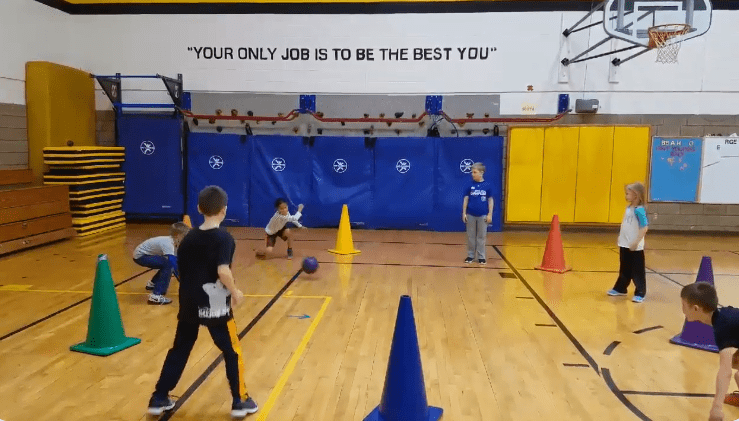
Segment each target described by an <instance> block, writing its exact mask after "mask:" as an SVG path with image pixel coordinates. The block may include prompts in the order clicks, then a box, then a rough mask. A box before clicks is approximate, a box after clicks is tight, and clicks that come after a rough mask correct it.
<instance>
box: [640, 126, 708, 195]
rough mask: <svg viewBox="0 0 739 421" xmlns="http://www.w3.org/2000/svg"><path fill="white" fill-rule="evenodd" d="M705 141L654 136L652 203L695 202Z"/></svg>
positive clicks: (650, 185) (651, 175) (650, 180)
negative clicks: (703, 142)
mask: <svg viewBox="0 0 739 421" xmlns="http://www.w3.org/2000/svg"><path fill="white" fill-rule="evenodd" d="M702 152H703V148H702V139H700V138H676V137H654V138H653V139H652V162H651V171H650V179H649V200H650V201H652V202H696V201H697V199H698V183H699V181H700V175H701V154H702Z"/></svg>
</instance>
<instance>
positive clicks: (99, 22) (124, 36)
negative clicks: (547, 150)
mask: <svg viewBox="0 0 739 421" xmlns="http://www.w3.org/2000/svg"><path fill="white" fill-rule="evenodd" d="M583 15H584V12H541V13H539V12H537V13H478V14H449V15H441V14H419V15H403V14H392V15H345V16H342V15H310V16H301V15H161V16H160V15H137V16H69V15H65V14H63V13H61V12H58V11H56V10H54V9H51V8H49V7H46V6H43V5H41V4H38V3H37V2H35V1H33V0H3V1H2V2H0V36H2V39H0V41H2V45H3V48H4V49H5V50H6V51H8V53H6V54H5V58H6V59H4V60H2V61H0V102H12V103H24V88H23V82H22V81H23V79H24V75H25V71H24V65H25V62H26V61H29V60H49V61H54V62H57V63H62V64H68V65H72V66H74V67H78V68H83V69H85V70H87V71H90V72H93V73H97V74H107V73H116V72H120V73H124V74H155V73H160V74H165V75H171V76H175V75H176V74H177V73H182V74H183V76H184V79H185V89H186V90H192V91H221V92H228V91H239V92H278V93H285V92H288V93H318V94H321V93H349V94H362V93H367V94H434V93H441V94H444V93H500V94H501V114H504V115H505V114H521V105H522V104H523V103H528V104H534V105H536V113H537V114H552V113H555V112H556V104H557V95H558V94H559V93H569V94H570V95H571V101H572V102H573V103H574V100H575V99H577V98H597V99H599V100H600V103H601V110H600V111H599V113H601V114H639V113H643V114H736V113H738V112H739V95H737V94H738V93H739V75H738V74H737V72H736V69H737V68H739V50H737V49H736V48H734V47H733V43H734V40H736V39H737V35H739V30H738V29H736V28H739V12H734V11H714V13H713V22H712V26H711V30H710V31H709V32H708V33H707V34H706V35H705V36H703V37H699V38H696V39H693V40H690V41H688V42H685V43H684V44H683V45H682V49H681V51H680V64H679V65H663V64H658V63H654V56H655V52H649V53H647V54H644V55H642V56H640V57H638V58H636V59H634V60H631V61H629V62H627V63H625V64H623V65H622V66H620V67H619V70H618V77H617V80H618V83H612V82H610V81H609V61H610V59H612V58H613V57H619V58H625V57H627V56H628V54H629V53H628V52H626V53H620V54H618V55H616V56H610V57H602V58H597V59H593V60H590V61H586V62H582V63H575V64H572V65H570V66H569V67H568V68H567V70H566V73H567V76H568V77H567V81H566V82H562V81H561V78H560V75H559V73H560V64H559V62H560V60H561V59H562V58H563V57H570V58H571V57H573V56H574V55H576V54H578V53H579V52H581V51H583V50H584V49H585V48H587V47H588V45H592V44H594V43H595V42H597V41H599V40H600V39H602V37H603V32H602V27H601V26H600V25H598V26H596V27H594V28H591V29H589V30H585V31H581V32H578V33H575V34H573V35H571V36H570V37H569V38H564V37H563V36H562V35H561V33H562V31H563V30H564V29H565V28H567V27H569V26H571V25H572V24H574V23H575V22H576V21H577V20H579V19H580V18H581V17H582V16H583ZM601 18H602V14H600V13H597V14H595V15H594V16H593V17H592V20H591V21H593V22H594V21H596V20H600V19H601ZM204 46H211V47H219V48H220V47H230V48H232V49H233V52H234V56H235V57H234V59H233V60H205V59H200V60H198V59H197V58H196V53H195V52H194V51H188V47H198V48H199V47H204ZM624 46H626V44H625V43H624V42H623V41H619V42H618V43H613V44H612V45H611V43H607V44H606V45H604V46H602V47H600V49H598V50H596V51H594V52H593V53H592V54H598V53H601V52H604V51H607V50H608V49H610V48H612V49H616V48H623V47H624ZM239 47H255V48H264V49H265V50H266V49H267V48H272V49H276V51H277V52H276V56H277V57H276V59H275V60H240V59H238V48H239ZM288 47H293V48H307V49H308V50H309V52H310V55H311V56H310V58H309V60H305V61H303V60H298V61H290V60H287V61H285V60H281V59H279V55H281V54H282V53H283V52H284V50H285V49H286V48H288ZM433 47H441V48H444V47H450V48H452V49H453V50H452V51H451V55H450V59H449V60H446V59H443V60H439V61H423V60H413V49H414V48H433ZM459 47H468V48H469V47H488V48H489V47H494V48H496V49H497V51H493V52H489V58H488V59H487V60H460V59H459V56H458V54H459V52H458V51H457V50H456V49H457V48H459ZM316 48H325V49H327V50H328V60H325V61H319V60H316V59H315V57H314V52H315V49H316ZM333 48H349V49H350V50H352V55H353V56H354V54H355V53H356V49H357V48H372V49H374V57H375V61H372V62H368V61H357V60H356V59H355V57H352V59H351V60H348V61H343V60H338V61H337V60H335V59H334V53H333V51H331V49H333ZM381 48H396V49H397V48H408V49H409V53H410V60H408V61H389V60H384V61H383V60H382V57H381V51H380V49H381ZM528 85H532V86H533V87H534V91H533V92H528V91H527V90H526V87H527V86H528ZM125 89H135V90H137V91H125V95H126V97H127V101H131V102H137V101H167V96H166V94H164V93H163V91H162V85H161V82H158V81H153V82H152V81H149V82H146V81H140V80H137V81H126V83H125V84H124V90H125ZM99 98H100V101H98V103H99V105H100V108H108V107H109V103H108V101H107V99H105V97H104V96H102V95H99Z"/></svg>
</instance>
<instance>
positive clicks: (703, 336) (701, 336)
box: [670, 256, 718, 352]
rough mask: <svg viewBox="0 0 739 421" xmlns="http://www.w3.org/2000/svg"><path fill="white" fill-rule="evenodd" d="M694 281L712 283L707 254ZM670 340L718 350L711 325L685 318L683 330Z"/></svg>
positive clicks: (711, 270) (680, 343)
mask: <svg viewBox="0 0 739 421" xmlns="http://www.w3.org/2000/svg"><path fill="white" fill-rule="evenodd" d="M695 282H706V283H709V284H711V285H714V283H713V265H712V264H711V258H710V257H709V256H703V259H702V260H701V266H700V269H698V276H697V277H696V278H695ZM670 342H671V343H673V344H675V345H682V346H687V347H689V348H695V349H702V350H704V351H710V352H718V346H716V338H715V336H714V335H713V326H709V325H707V324H703V323H701V322H689V321H687V320H686V321H685V323H684V324H683V331H682V332H681V333H680V334H679V335H675V336H674V337H673V338H672V339H670Z"/></svg>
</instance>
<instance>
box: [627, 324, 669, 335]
mask: <svg viewBox="0 0 739 421" xmlns="http://www.w3.org/2000/svg"><path fill="white" fill-rule="evenodd" d="M663 327H664V326H661V325H660V326H652V327H645V328H644V329H639V330H635V331H634V333H636V334H637V335H638V334H641V333H644V332H649V331H651V330H657V329H662V328H663Z"/></svg>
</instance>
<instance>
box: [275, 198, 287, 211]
mask: <svg viewBox="0 0 739 421" xmlns="http://www.w3.org/2000/svg"><path fill="white" fill-rule="evenodd" d="M283 203H284V204H287V200H285V199H283V198H281V197H280V198H279V199H277V200H275V209H277V208H279V207H280V205H281V204H283Z"/></svg>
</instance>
